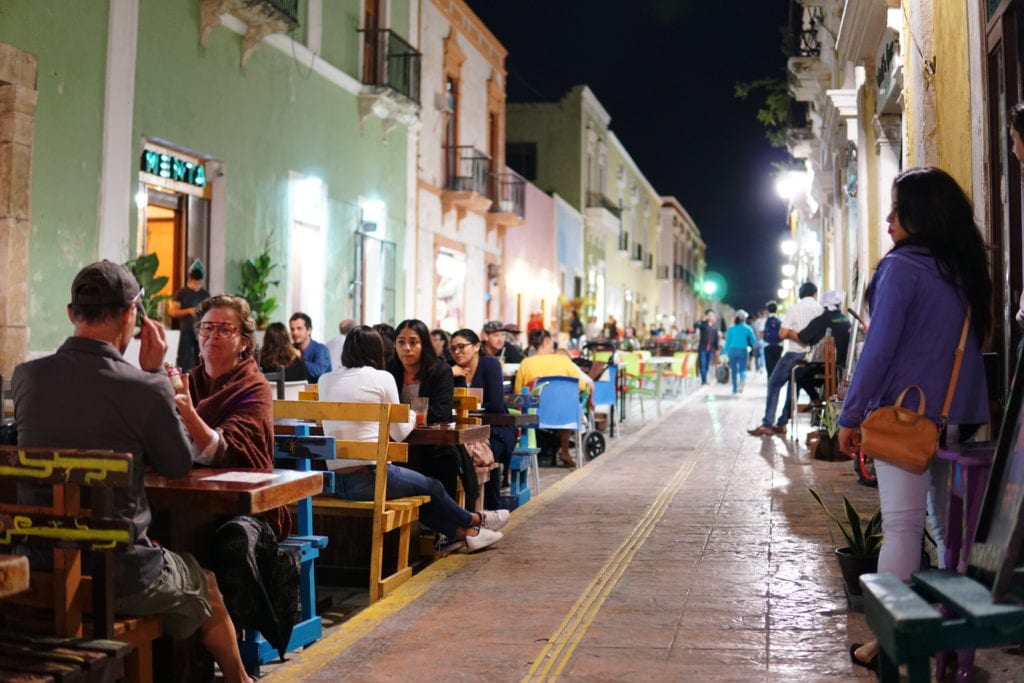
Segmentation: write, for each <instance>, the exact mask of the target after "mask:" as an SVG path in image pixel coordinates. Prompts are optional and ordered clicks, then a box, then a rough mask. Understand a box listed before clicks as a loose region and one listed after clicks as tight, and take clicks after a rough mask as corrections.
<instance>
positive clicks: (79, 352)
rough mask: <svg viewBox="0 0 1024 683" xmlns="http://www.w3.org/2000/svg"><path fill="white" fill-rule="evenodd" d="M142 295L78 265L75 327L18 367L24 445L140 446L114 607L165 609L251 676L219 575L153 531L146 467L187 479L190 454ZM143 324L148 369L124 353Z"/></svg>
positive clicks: (230, 669)
mask: <svg viewBox="0 0 1024 683" xmlns="http://www.w3.org/2000/svg"><path fill="white" fill-rule="evenodd" d="M142 295H143V292H142V289H141V288H140V287H139V284H138V282H136V280H135V277H134V276H133V275H132V274H131V272H130V271H129V270H128V269H127V268H125V267H124V266H122V265H120V264H116V263H113V262H111V261H100V262H98V263H93V264H91V265H88V266H86V267H85V268H83V269H82V270H81V271H79V273H78V274H77V275H76V276H75V279H74V282H73V283H72V285H71V303H70V304H68V307H67V315H68V318H69V319H70V320H71V324H72V326H73V328H74V333H73V334H72V336H71V337H69V338H68V339H67V340H66V341H65V342H64V344H63V345H62V346H61V347H60V348H59V349H58V350H57V352H56V353H55V354H53V355H51V356H47V357H45V358H40V359H37V360H34V361H30V362H27V363H23V364H21V365H19V366H18V367H17V368H15V370H14V377H13V381H12V385H13V392H14V403H15V414H16V424H17V428H18V444H19V445H21V446H41V447H57V448H101V449H111V450H114V451H119V452H128V453H131V454H132V456H133V460H134V466H133V468H132V485H131V486H130V487H128V488H126V489H118V491H117V492H116V493H115V495H114V509H115V512H116V514H118V515H119V516H121V517H122V518H124V519H125V520H127V521H129V522H131V523H132V530H133V537H134V540H133V546H132V550H131V552H127V553H117V554H115V555H114V557H113V564H114V568H113V570H114V577H115V581H114V585H115V602H114V613H115V614H117V615H118V616H122V617H130V616H148V615H159V616H161V617H162V619H163V631H164V633H165V634H166V635H168V636H170V637H172V638H176V639H181V638H188V637H190V636H191V635H192V634H193V633H195V632H197V631H198V633H199V636H200V638H201V640H202V643H203V646H204V647H205V648H206V649H207V650H208V651H209V652H210V654H211V655H212V656H213V658H214V659H215V660H216V661H217V664H218V665H219V667H220V670H221V672H222V673H223V675H224V677H225V679H226V680H227V681H233V682H234V681H245V682H246V683H248V681H251V680H252V679H251V678H250V677H249V675H248V674H247V673H246V672H245V668H244V666H243V664H242V659H241V656H240V654H239V651H238V642H237V636H236V633H235V628H234V625H233V624H232V622H231V619H230V618H229V617H228V613H227V609H226V608H225V605H224V598H223V596H222V595H221V593H220V590H219V588H218V586H217V581H216V579H215V577H214V575H213V573H212V572H210V571H209V570H206V569H203V568H202V567H200V565H199V562H198V561H197V560H196V559H195V558H194V557H193V556H192V555H190V554H188V553H176V552H174V551H172V550H170V549H167V548H162V547H160V546H159V545H158V544H156V543H155V542H154V541H153V540H151V539H150V538H149V536H148V530H149V526H150V522H151V519H152V514H151V511H150V506H149V499H148V498H147V496H146V489H145V486H144V481H143V477H144V474H145V470H146V468H147V467H151V468H153V469H154V470H155V471H156V472H158V473H159V474H162V475H164V476H168V477H180V476H183V475H184V474H186V473H187V472H188V471H189V468H190V467H191V466H192V459H191V457H190V455H189V453H190V449H191V445H190V439H189V435H188V432H187V430H186V429H185V425H184V424H183V423H182V420H181V418H180V417H179V415H178V411H177V410H176V408H175V399H174V392H173V390H172V388H171V383H170V382H169V381H168V378H167V376H166V375H165V374H164V373H163V372H159V370H161V368H162V361H163V358H164V354H165V352H166V350H167V342H166V339H165V333H164V329H163V327H162V326H161V325H160V324H159V323H155V322H153V321H152V320H150V319H148V318H146V317H145V316H137V311H138V310H141V309H140V299H141V297H142ZM137 324H138V325H140V326H141V332H140V341H141V345H140V346H141V350H140V353H139V366H140V367H141V368H142V369H141V370H139V369H138V368H135V367H132V365H131V364H130V363H128V361H127V360H125V358H124V357H123V354H124V352H125V350H126V349H127V348H128V342H129V340H131V338H132V336H133V335H134V333H135V329H136V325H137ZM261 381H262V380H261ZM263 384H264V385H265V384H266V382H265V381H263ZM38 493H40V492H38V491H26V492H24V496H25V497H22V492H19V498H22V500H23V502H29V500H27V499H31V498H32V496H33V495H36V494H38ZM46 495H49V491H47V492H46Z"/></svg>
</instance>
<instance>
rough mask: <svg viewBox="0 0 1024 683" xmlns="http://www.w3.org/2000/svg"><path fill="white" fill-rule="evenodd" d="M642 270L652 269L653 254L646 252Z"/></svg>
mask: <svg viewBox="0 0 1024 683" xmlns="http://www.w3.org/2000/svg"><path fill="white" fill-rule="evenodd" d="M644 270H654V254H647V255H646V256H645V257H644Z"/></svg>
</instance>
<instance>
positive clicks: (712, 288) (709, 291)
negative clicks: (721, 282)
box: [703, 280, 718, 297]
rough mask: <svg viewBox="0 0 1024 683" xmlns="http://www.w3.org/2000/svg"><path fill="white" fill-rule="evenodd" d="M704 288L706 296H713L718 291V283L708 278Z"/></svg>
mask: <svg viewBox="0 0 1024 683" xmlns="http://www.w3.org/2000/svg"><path fill="white" fill-rule="evenodd" d="M703 289H704V295H705V296H708V297H712V296H714V295H715V292H717V291H718V285H716V284H715V283H714V282H712V281H711V280H707V281H705V282H704V287H703Z"/></svg>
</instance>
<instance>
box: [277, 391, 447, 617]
mask: <svg viewBox="0 0 1024 683" xmlns="http://www.w3.org/2000/svg"><path fill="white" fill-rule="evenodd" d="M274 417H275V419H288V420H302V421H306V422H309V423H311V424H313V425H315V427H316V429H313V430H311V431H313V432H319V433H320V434H322V433H323V431H322V429H323V421H324V420H339V421H352V422H376V423H377V429H378V437H377V440H376V441H346V440H340V439H339V440H336V441H335V446H334V452H333V454H332V453H322V452H318V449H317V445H316V444H317V442H318V440H319V442H320V443H321V444H323V443H324V441H323V440H325V439H328V438H329V437H323V436H319V437H317V436H315V435H314V436H296V435H295V434H294V432H295V428H294V427H292V426H275V437H274V441H275V457H276V458H277V459H278V462H280V463H281V465H282V466H296V464H297V463H298V462H299V461H300V460H303V459H304V460H307V461H309V460H330V459H332V458H331V456H333V457H337V458H345V459H355V460H365V461H366V464H367V465H373V466H375V481H374V499H373V500H372V501H357V500H344V499H341V498H335V497H333V496H329V495H320V496H316V497H315V498H313V499H312V500H311V501H310V511H309V514H310V516H311V515H312V513H313V512H316V513H317V514H330V515H345V516H356V517H369V518H370V519H371V520H372V530H371V541H370V602H371V603H373V602H375V601H376V600H379V599H380V598H382V597H384V596H385V595H387V594H388V593H390V592H391V591H393V590H394V589H395V588H397V587H398V586H400V585H401V584H403V583H405V582H406V581H407V580H408V579H409V578H411V577H412V567H410V566H409V543H410V539H411V532H412V524H413V522H416V521H417V520H418V519H419V508H420V506H421V505H423V504H424V503H427V502H429V501H430V497H429V496H410V497H407V498H392V499H388V498H387V496H386V490H387V463H388V462H389V461H390V462H406V461H407V460H408V453H409V451H408V446H407V445H406V444H404V443H396V442H391V441H390V440H389V437H388V431H389V426H390V425H391V424H392V423H404V422H407V421H408V420H409V407H408V406H406V405H400V404H399V405H391V404H378V403H332V402H327V401H274ZM303 439H305V440H306V441H305V442H303ZM303 445H305V446H306V448H305V451H306V453H305V454H304V455H303V457H302V458H298V459H297V458H295V454H296V453H297V452H298V451H299V450H300V449H301V447H302V446H303ZM289 463H290V465H289ZM334 490H335V487H334V477H333V473H331V472H325V480H324V492H325V493H333V492H334ZM304 514H305V513H303V511H302V508H301V507H300V509H299V517H300V519H301V517H302V516H303V515H304ZM310 518H311V517H310ZM392 531H397V532H398V557H397V560H396V568H395V571H394V572H393V573H391V574H389V575H384V566H383V565H384V535H385V534H387V533H389V532H392Z"/></svg>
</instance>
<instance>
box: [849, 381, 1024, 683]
mask: <svg viewBox="0 0 1024 683" xmlns="http://www.w3.org/2000/svg"><path fill="white" fill-rule="evenodd" d="M1012 387H1013V391H1012V393H1011V396H1010V400H1009V402H1008V403H1007V408H1006V413H1005V418H1004V422H1003V425H1002V428H1001V429H1000V430H999V440H998V442H997V444H996V449H995V456H994V458H993V460H992V465H991V471H990V474H989V476H988V482H987V488H986V489H985V496H984V499H983V503H982V504H981V509H980V512H979V513H978V515H977V528H976V529H975V531H974V533H973V541H972V542H971V545H970V552H969V556H968V561H967V562H966V567H965V570H966V572H967V574H966V575H961V574H957V573H955V572H952V571H925V572H918V573H915V574H914V575H913V576H912V577H911V581H910V583H909V584H906V583H904V582H902V581H900V580H899V579H898V578H897V577H896V576H894V575H892V574H868V575H865V576H862V577H861V579H860V582H861V586H862V587H863V589H864V613H865V616H866V617H867V621H868V625H869V626H870V627H871V630H872V631H874V633H875V636H876V637H877V638H878V644H879V675H880V678H881V679H882V680H883V681H897V680H899V666H900V665H903V664H905V665H906V666H907V674H908V677H909V680H910V681H911V683H915V682H917V681H921V682H924V681H928V680H930V679H931V671H930V664H929V657H930V656H931V655H937V665H936V669H937V671H936V677H937V678H939V679H942V678H944V677H945V674H946V671H945V670H946V668H947V664H948V662H947V661H946V657H945V655H944V654H943V653H945V652H946V651H950V650H955V651H957V659H958V662H957V664H958V668H959V671H958V676H957V677H958V680H960V681H967V680H970V677H971V669H972V665H973V657H974V653H973V650H974V649H975V648H979V647H991V646H996V645H1006V644H1010V643H1019V642H1021V641H1024V606H1022V605H1021V603H1022V602H1024V450H1022V449H1020V448H1019V446H1018V435H1019V434H1020V431H1021V422H1022V420H1024V364H1019V365H1018V368H1017V370H1016V373H1015V376H1014V380H1013V385H1012ZM986 447H987V446H986V445H984V444H977V445H976V448H981V449H984V448H986ZM942 450H946V449H942ZM950 450H954V451H955V450H958V449H950ZM959 450H964V451H965V453H964V454H963V456H965V457H968V459H969V456H970V451H971V450H972V448H971V445H964V446H961V447H960V448H959ZM952 455H954V456H955V457H956V459H960V458H961V455H956V454H955V453H954V454H952ZM965 462H966V461H965ZM978 464H979V463H974V465H975V466H978ZM976 473H977V472H976ZM976 473H975V474H976ZM953 493H956V491H955V490H954V492H953ZM960 493H963V494H966V495H969V496H977V495H978V489H977V488H975V487H974V486H971V487H970V489H969V490H968V489H962V490H961V491H960ZM954 502H955V501H954ZM965 502H966V506H967V508H972V507H974V506H975V505H977V502H978V501H977V500H970V501H961V503H960V505H959V510H957V509H956V508H957V506H956V505H955V504H954V505H953V509H951V521H952V522H953V523H955V524H956V525H959V526H961V529H957V530H956V533H954V534H951V537H950V538H951V541H952V542H953V544H954V546H959V545H960V544H961V540H962V539H961V537H960V531H961V530H963V529H962V527H963V526H964V525H966V526H967V527H968V528H967V529H966V533H965V534H964V535H963V537H962V538H964V539H970V538H971V533H970V526H971V523H972V521H971V518H972V517H973V516H974V513H973V511H972V510H969V512H968V514H966V515H965V514H964V503H965ZM954 512H958V514H957V515H954V514H952V513H954ZM950 550H951V552H950V553H949V555H948V556H947V559H948V560H950V561H952V562H955V561H956V560H958V559H961V558H962V555H961V553H960V552H959V551H960V548H959V547H953V548H951V549H950ZM1008 598H1012V599H1013V600H1014V601H1015V602H1016V604H1010V603H1009V602H1008V601H1007V599H1008Z"/></svg>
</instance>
